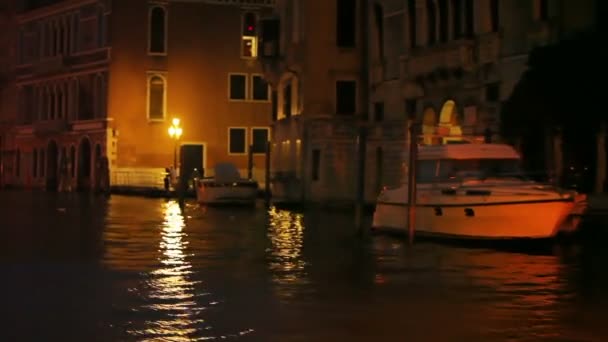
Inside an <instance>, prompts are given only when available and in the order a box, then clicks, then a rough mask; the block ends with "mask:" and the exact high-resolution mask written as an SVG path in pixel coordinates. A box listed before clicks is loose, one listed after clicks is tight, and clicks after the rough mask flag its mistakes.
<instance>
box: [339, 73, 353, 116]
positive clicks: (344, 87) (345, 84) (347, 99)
mask: <svg viewBox="0 0 608 342" xmlns="http://www.w3.org/2000/svg"><path fill="white" fill-rule="evenodd" d="M356 96H357V83H356V82H355V81H336V113H337V114H340V115H354V114H355V112H356V109H357V105H356V99H357V97H356Z"/></svg>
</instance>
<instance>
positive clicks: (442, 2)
mask: <svg viewBox="0 0 608 342" xmlns="http://www.w3.org/2000/svg"><path fill="white" fill-rule="evenodd" d="M448 23H449V18H448V0H439V41H441V42H444V43H445V42H447V41H448Z"/></svg>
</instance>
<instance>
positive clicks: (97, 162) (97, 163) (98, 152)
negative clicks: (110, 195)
mask: <svg viewBox="0 0 608 342" xmlns="http://www.w3.org/2000/svg"><path fill="white" fill-rule="evenodd" d="M94 176H95V190H96V191H97V190H99V180H100V179H101V177H100V176H101V145H99V144H96V145H95V172H94Z"/></svg>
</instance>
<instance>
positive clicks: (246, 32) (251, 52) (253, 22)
mask: <svg viewBox="0 0 608 342" xmlns="http://www.w3.org/2000/svg"><path fill="white" fill-rule="evenodd" d="M242 25H243V32H242V36H241V56H242V57H243V58H256V57H257V56H258V41H257V36H256V34H257V18H256V16H255V14H254V13H245V15H243V23H242Z"/></svg>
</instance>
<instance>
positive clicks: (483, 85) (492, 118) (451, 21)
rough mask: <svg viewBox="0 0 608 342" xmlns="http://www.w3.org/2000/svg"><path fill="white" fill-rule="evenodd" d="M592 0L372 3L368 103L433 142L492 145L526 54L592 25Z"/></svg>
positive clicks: (406, 0) (399, 0) (390, 0)
mask: <svg viewBox="0 0 608 342" xmlns="http://www.w3.org/2000/svg"><path fill="white" fill-rule="evenodd" d="M596 3H597V1H593V0H583V1H576V2H570V1H557V0H526V1H500V0H377V1H374V3H373V5H372V7H373V9H372V13H373V23H372V25H371V30H370V49H371V54H370V71H371V77H370V87H371V94H370V101H371V102H372V103H373V108H379V109H380V110H382V112H383V113H384V114H383V115H384V116H385V117H387V118H388V117H402V116H403V115H406V116H410V117H415V118H417V119H418V120H421V121H422V123H423V133H426V134H428V135H429V136H428V137H426V138H425V139H424V142H425V143H432V142H433V140H435V141H436V140H437V137H435V138H433V137H432V136H433V135H462V134H464V135H474V136H484V135H487V136H491V137H492V138H493V139H497V138H499V137H498V132H499V116H500V108H501V104H502V102H503V101H505V100H506V99H507V98H508V97H509V96H510V94H511V92H512V91H513V88H514V87H515V85H516V84H517V82H518V81H519V79H520V77H521V75H522V74H523V72H524V71H525V70H526V68H527V65H526V63H527V58H528V53H529V52H530V51H531V50H532V48H534V47H535V46H539V45H544V44H549V43H552V42H555V41H556V40H558V39H560V38H564V36H567V35H568V34H571V33H574V32H577V31H579V30H582V29H585V28H587V27H589V25H591V24H593V18H594V15H593V13H594V8H595V4H596Z"/></svg>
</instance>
